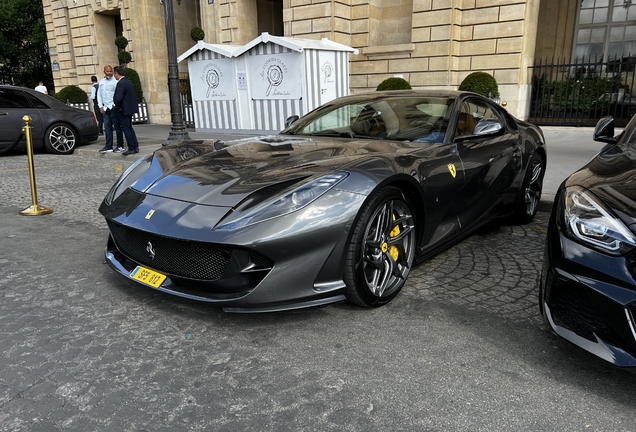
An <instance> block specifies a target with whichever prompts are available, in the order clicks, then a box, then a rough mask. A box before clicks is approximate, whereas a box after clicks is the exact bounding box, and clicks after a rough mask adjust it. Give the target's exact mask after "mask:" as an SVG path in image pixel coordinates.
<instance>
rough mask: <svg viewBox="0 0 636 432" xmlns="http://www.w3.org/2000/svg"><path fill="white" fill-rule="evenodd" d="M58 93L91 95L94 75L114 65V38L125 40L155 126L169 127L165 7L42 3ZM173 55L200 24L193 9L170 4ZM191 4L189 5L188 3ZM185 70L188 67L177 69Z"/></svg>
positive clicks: (89, 0) (108, 0)
mask: <svg viewBox="0 0 636 432" xmlns="http://www.w3.org/2000/svg"><path fill="white" fill-rule="evenodd" d="M42 3H43V6H44V16H45V22H46V29H47V37H48V40H49V46H50V50H49V51H50V56H51V61H52V62H53V61H57V63H58V64H59V69H60V70H59V71H57V72H53V79H54V84H55V89H56V91H59V90H61V89H62V88H63V87H65V86H67V85H72V84H73V85H78V86H80V87H81V88H83V89H86V91H87V92H89V91H90V86H91V80H90V77H91V76H92V75H96V76H97V77H98V78H101V77H103V72H102V71H103V68H104V66H105V65H107V64H108V65H112V66H116V65H117V64H118V63H119V62H118V60H117V51H118V50H117V47H116V46H115V43H114V41H115V37H116V35H117V33H121V34H122V35H123V36H125V37H126V38H127V39H128V42H129V43H128V46H127V47H126V51H128V52H130V54H131V56H132V61H131V63H129V64H128V65H127V66H128V67H131V68H133V69H135V70H136V71H137V72H138V73H139V77H140V79H141V84H142V89H143V93H144V98H145V100H146V102H148V113H149V116H150V121H151V122H153V123H163V124H169V123H170V121H171V119H170V100H169V95H168V56H167V48H166V46H167V45H166V31H165V30H166V25H165V21H164V17H163V5H162V4H161V3H160V2H159V1H154V0H43V1H42ZM173 3H174V5H173V9H174V16H175V33H176V37H177V53H178V54H179V53H182V52H184V51H186V50H187V49H189V48H190V47H191V46H192V45H193V44H194V41H192V39H190V30H191V29H192V27H194V26H196V25H198V22H199V20H200V18H199V16H198V14H199V12H198V11H199V9H198V8H197V7H194V8H193V7H187V6H186V5H185V2H184V3H183V5H182V6H178V5H177V2H176V0H175V1H173ZM190 6H191V5H190ZM178 54H177V55H178ZM179 67H180V69H181V70H182V71H183V72H187V64H183V65H179Z"/></svg>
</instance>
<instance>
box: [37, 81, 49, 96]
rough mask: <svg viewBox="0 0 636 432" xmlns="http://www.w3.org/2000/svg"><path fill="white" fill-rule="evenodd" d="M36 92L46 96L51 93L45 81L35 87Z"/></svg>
mask: <svg viewBox="0 0 636 432" xmlns="http://www.w3.org/2000/svg"><path fill="white" fill-rule="evenodd" d="M35 91H39V92H40V93H44V94H46V95H47V94H49V91H48V90H47V88H46V86H45V85H44V81H40V83H39V84H38V85H37V86H35Z"/></svg>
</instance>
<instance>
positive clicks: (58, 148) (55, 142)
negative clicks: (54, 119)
mask: <svg viewBox="0 0 636 432" xmlns="http://www.w3.org/2000/svg"><path fill="white" fill-rule="evenodd" d="M76 146H77V133H76V132H75V131H74V130H73V128H71V127H70V126H67V125H64V124H60V123H56V124H53V125H51V126H49V128H48V129H47V130H46V134H44V148H45V149H46V151H47V152H49V153H54V154H71V153H73V151H74V150H75V147H76Z"/></svg>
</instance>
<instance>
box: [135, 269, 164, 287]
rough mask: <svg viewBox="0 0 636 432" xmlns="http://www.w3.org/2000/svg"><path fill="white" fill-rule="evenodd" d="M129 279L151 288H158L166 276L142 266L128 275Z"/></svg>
mask: <svg viewBox="0 0 636 432" xmlns="http://www.w3.org/2000/svg"><path fill="white" fill-rule="evenodd" d="M130 277H131V278H133V279H134V280H136V281H139V282H141V283H145V284H146V285H150V286H151V287H153V288H159V287H160V286H161V284H162V283H163V281H164V280H166V275H163V274H161V273H157V272H156V271H154V270H150V269H148V268H146V267H142V266H137V267H136V268H135V269H134V270H133V271H132V272H131V273H130Z"/></svg>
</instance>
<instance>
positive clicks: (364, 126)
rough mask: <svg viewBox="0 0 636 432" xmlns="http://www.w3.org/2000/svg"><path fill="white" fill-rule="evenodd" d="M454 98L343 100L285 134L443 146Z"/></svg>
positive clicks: (284, 131) (407, 97) (326, 107)
mask: <svg viewBox="0 0 636 432" xmlns="http://www.w3.org/2000/svg"><path fill="white" fill-rule="evenodd" d="M453 103H454V99H453V98H448V97H426V96H408V95H406V96H405V95H396V96H383V97H379V98H371V97H369V98H342V99H338V100H336V101H334V103H330V104H327V105H325V106H323V107H320V108H318V109H316V110H314V111H312V112H311V113H309V114H307V115H306V116H305V117H303V118H301V119H300V120H297V121H296V122H295V123H293V124H292V125H291V126H289V127H288V128H287V129H285V130H283V131H282V132H281V133H282V134H293V135H314V136H336V137H345V138H347V137H350V138H368V139H388V140H400V141H414V142H442V141H443V140H444V137H445V135H446V130H447V128H448V121H449V115H450V111H451V109H450V107H451V106H452V104H453Z"/></svg>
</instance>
